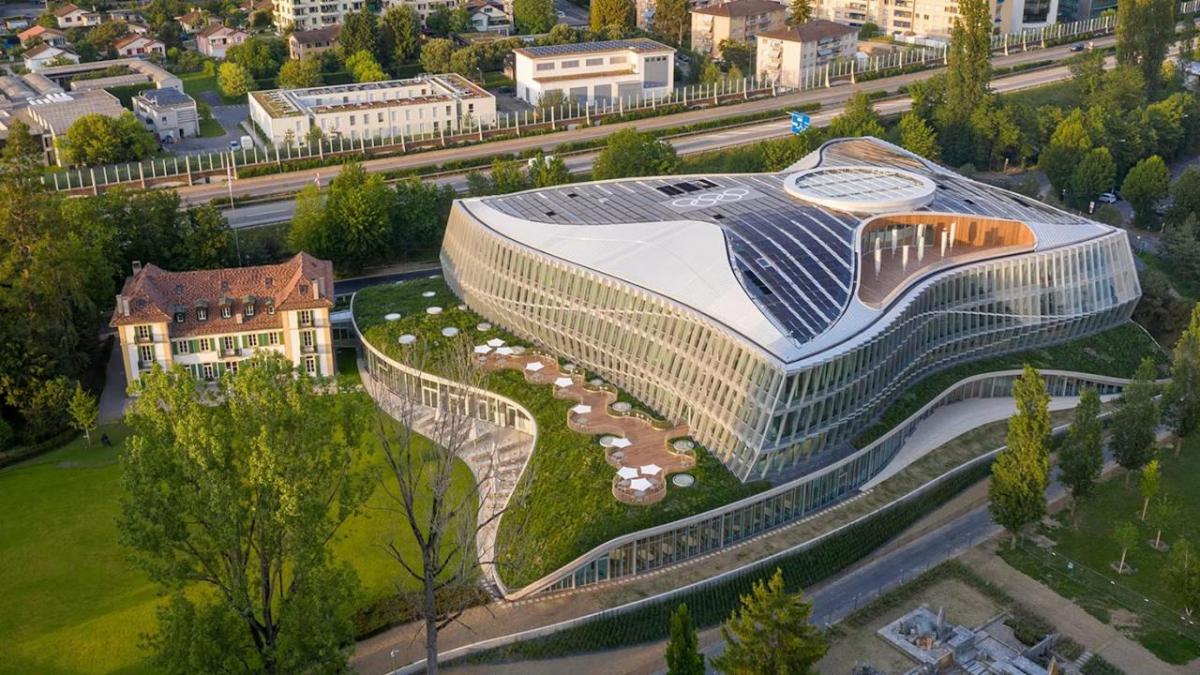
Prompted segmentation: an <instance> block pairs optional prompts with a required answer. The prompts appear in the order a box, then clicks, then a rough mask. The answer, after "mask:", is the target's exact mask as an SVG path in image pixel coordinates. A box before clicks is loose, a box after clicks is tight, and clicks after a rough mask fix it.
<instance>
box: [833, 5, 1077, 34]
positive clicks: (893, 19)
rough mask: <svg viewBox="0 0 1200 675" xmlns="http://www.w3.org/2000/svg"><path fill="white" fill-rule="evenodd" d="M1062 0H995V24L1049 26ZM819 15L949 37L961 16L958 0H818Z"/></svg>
mask: <svg viewBox="0 0 1200 675" xmlns="http://www.w3.org/2000/svg"><path fill="white" fill-rule="evenodd" d="M1058 3H1059V0H992V1H991V7H992V16H993V19H994V23H995V27H996V30H997V31H998V32H1001V33H1019V32H1021V31H1022V30H1028V29H1036V28H1041V27H1043V26H1049V25H1051V24H1053V23H1054V22H1055V21H1056V17H1057V14H1058ZM816 15H817V16H819V17H821V18H824V19H828V20H830V21H836V22H838V23H844V24H847V25H851V26H861V25H863V24H864V23H867V22H870V23H873V24H875V25H877V26H879V29H880V30H881V31H882V32H883V33H884V34H885V35H916V36H924V37H934V38H948V37H949V36H950V29H951V28H953V27H954V21H955V19H957V18H958V0H818V1H817V6H816Z"/></svg>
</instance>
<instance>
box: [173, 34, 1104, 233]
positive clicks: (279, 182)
mask: <svg viewBox="0 0 1200 675" xmlns="http://www.w3.org/2000/svg"><path fill="white" fill-rule="evenodd" d="M1113 42H1114V38H1112V37H1105V38H1101V39H1097V40H1095V44H1096V46H1097V47H1105V46H1108V45H1111V44H1112V43H1113ZM1070 55H1071V52H1070V48H1069V46H1066V45H1064V46H1061V47H1054V48H1051V49H1044V50H1032V51H1029V52H1023V53H1015V54H1011V55H1010V56H999V57H996V58H994V59H993V65H995V66H1011V65H1015V64H1020V63H1028V62H1030V61H1042V60H1047V59H1055V60H1058V59H1063V58H1066V57H1068V56H1070ZM936 72H938V71H936V70H928V71H922V72H919V73H909V74H906V75H898V76H896V77H890V78H884V79H878V80H871V81H869V82H860V83H858V84H848V83H847V84H843V85H837V86H834V87H831V88H829V89H819V90H811V91H805V92H800V93H797V94H789V95H786V96H779V97H775V98H768V99H760V100H757V101H751V102H749V103H746V104H743V105H737V106H722V107H720V108H706V109H702V110H692V111H688V112H685V113H679V114H676V115H668V116H664V117H657V118H650V119H645V120H638V121H636V122H625V123H621V124H611V125H601V126H597V127H586V128H582V129H575V130H571V131H561V132H556V133H552V134H542V135H539V136H531V137H529V138H516V139H509V140H505V141H496V142H493V143H482V144H478V145H471V146H464V147H457V148H447V149H445V150H434V151H428V152H422V153H416V154H412V155H401V156H397V157H387V158H382V159H373V160H368V161H366V162H363V166H364V167H365V168H366V169H367V170H368V171H394V170H398V169H412V168H417V167H421V166H427V165H430V164H439V163H443V162H446V161H449V160H461V159H469V158H474V157H488V156H491V155H495V154H501V153H513V154H517V153H520V152H524V151H530V150H537V149H542V150H547V151H549V150H553V149H554V147H555V146H557V145H559V144H561V143H564V142H566V141H576V142H578V141H585V140H590V139H595V138H603V137H605V136H608V135H609V134H610V133H612V132H614V131H617V130H620V129H623V128H627V127H636V128H637V129H639V130H642V131H647V130H653V129H663V128H671V127H677V126H681V125H684V124H692V123H696V122H702V121H709V120H713V119H721V118H725V117H730V116H736V115H745V114H749V113H754V112H759V111H763V110H776V109H780V108H787V107H788V106H799V105H802V104H805V103H820V104H821V110H820V111H819V112H817V113H814V114H813V115H812V121H813V123H814V124H817V125H823V124H827V123H828V122H829V120H831V119H833V118H834V117H835V116H837V115H838V114H839V113H840V112H841V108H842V104H843V103H844V102H845V101H846V99H848V98H849V97H850V95H851V94H853V93H854V92H856V91H859V90H868V91H878V90H880V89H887V90H889V91H894V90H895V89H896V88H897V87H899V86H901V85H904V84H909V83H912V82H915V81H918V80H921V79H925V78H928V77H929V76H931V75H932V74H934V73H936ZM1069 76H1070V72H1069V70H1068V69H1067V67H1066V66H1059V67H1055V68H1047V69H1042V70H1034V71H1029V72H1024V73H1017V74H1015V75H1010V76H1007V77H1002V78H996V79H994V80H993V81H992V90H993V91H996V92H998V93H1004V92H1009V91H1016V90H1020V89H1029V88H1032V87H1038V86H1042V85H1046V84H1051V83H1053V82H1057V81H1060V80H1062V79H1064V78H1067V77H1069ZM909 105H910V101H909V100H908V99H893V100H888V101H881V102H879V103H878V104H877V105H876V110H877V111H879V112H880V113H882V114H895V113H901V112H904V111H906V110H908V108H909ZM788 133H790V127H789V122H788V120H786V119H779V120H772V121H769V122H763V123H760V124H754V125H749V126H744V127H739V128H735V129H728V130H714V131H710V132H700V133H696V134H692V135H688V136H681V137H678V138H674V139H669V140H670V142H671V143H672V144H673V145H674V146H675V149H676V151H677V152H678V153H679V154H681V155H688V154H695V153H701V152H709V151H712V150H720V149H722V148H728V147H735V146H738V145H744V144H746V143H749V142H757V141H760V140H764V139H767V138H774V137H779V136H785V135H787V134H788ZM594 157H595V154H594V153H587V154H579V155H572V156H570V157H567V158H566V161H567V167H568V168H569V169H570V170H571V171H572V172H579V171H583V170H587V169H590V167H591V164H592V161H593V159H594ZM339 170H340V167H336V166H330V167H323V168H320V169H308V170H304V171H293V172H288V173H283V174H274V175H269V176H258V177H254V178H246V179H241V180H236V181H234V184H233V187H232V193H233V195H234V196H244V195H265V194H277V193H279V194H282V193H288V192H295V191H297V190H299V189H301V188H303V187H304V186H306V185H311V184H313V183H318V182H319V183H320V184H322V185H324V184H328V182H329V181H330V180H332V179H333V177H334V176H336V175H337V173H338V171H339ZM426 180H429V181H431V182H439V183H441V182H445V183H449V184H450V185H452V186H454V187H455V188H456V189H460V190H461V189H463V188H464V187H465V185H466V179H465V177H464V176H463V175H461V174H457V175H452V176H446V177H439V178H429V179H426ZM178 191H179V194H180V197H182V199H183V201H184V203H186V204H199V203H207V202H209V201H210V200H214V199H215V200H221V199H224V198H227V197H228V196H229V194H230V189H229V187H228V186H226V185H225V184H224V183H213V184H209V185H195V186H191V187H181V188H178ZM293 208H294V207H293V205H292V202H291V201H290V200H282V201H278V202H271V203H263V204H254V205H246V206H241V207H236V208H233V209H227V210H226V211H225V215H226V217H227V218H229V222H230V225H232V226H233V227H235V228H242V227H254V226H257V225H265V224H270V223H278V222H283V221H286V220H288V219H289V218H290V215H291V213H292V209H293Z"/></svg>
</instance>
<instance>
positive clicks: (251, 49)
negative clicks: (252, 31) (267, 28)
mask: <svg viewBox="0 0 1200 675" xmlns="http://www.w3.org/2000/svg"><path fill="white" fill-rule="evenodd" d="M225 60H226V61H228V62H229V63H236V64H238V65H239V66H242V67H243V68H245V69H246V71H247V72H249V73H250V76H251V77H254V78H268V77H271V76H272V75H274V74H275V73H277V72H279V64H281V63H283V62H285V61H287V60H288V46H287V43H286V42H284V41H283V40H281V39H279V38H274V37H264V36H261V35H256V36H254V37H252V38H250V39H248V40H246V41H245V42H243V43H241V44H238V45H233V46H232V47H230V48H229V50H228V51H227V52H226V53H225Z"/></svg>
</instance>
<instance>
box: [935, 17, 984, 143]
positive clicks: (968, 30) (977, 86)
mask: <svg viewBox="0 0 1200 675" xmlns="http://www.w3.org/2000/svg"><path fill="white" fill-rule="evenodd" d="M958 14H959V16H958V18H957V19H956V20H955V22H954V26H953V27H951V29H950V45H949V47H948V50H947V54H946V73H945V83H946V89H945V101H944V103H943V104H942V106H941V107H939V108H938V110H937V112H936V117H937V122H938V131H939V132H940V133H941V138H942V155H943V157H945V159H946V161H948V162H950V163H951V164H953V165H959V164H963V163H966V162H970V161H973V158H974V157H975V156H976V155H977V154H978V151H977V149H976V147H975V143H976V139H975V134H974V133H972V131H971V129H970V122H971V115H972V114H973V113H974V112H975V110H976V108H978V107H979V106H980V105H982V104H983V102H984V100H985V99H986V98H987V96H988V83H989V82H990V81H991V79H992V67H991V54H992V13H991V9H990V5H989V4H988V1H987V0H965V1H964V2H960V3H959V5H958Z"/></svg>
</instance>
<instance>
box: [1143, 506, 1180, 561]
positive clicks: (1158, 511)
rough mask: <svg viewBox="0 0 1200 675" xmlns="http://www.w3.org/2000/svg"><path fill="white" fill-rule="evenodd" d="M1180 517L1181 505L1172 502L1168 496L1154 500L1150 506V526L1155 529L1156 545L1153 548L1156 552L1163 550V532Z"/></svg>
mask: <svg viewBox="0 0 1200 675" xmlns="http://www.w3.org/2000/svg"><path fill="white" fill-rule="evenodd" d="M1177 515H1179V505H1178V504H1176V503H1175V502H1173V501H1171V498H1170V497H1168V496H1167V495H1163V496H1161V497H1159V498H1158V499H1155V500H1154V503H1152V504H1151V505H1150V517H1149V521H1150V526H1151V527H1153V528H1154V543H1153V544H1152V545H1151V547H1152V548H1153V549H1154V550H1156V551H1161V550H1162V531H1163V529H1164V528H1165V527H1167V525H1170V524H1171V521H1173V520H1175V516H1177Z"/></svg>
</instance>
